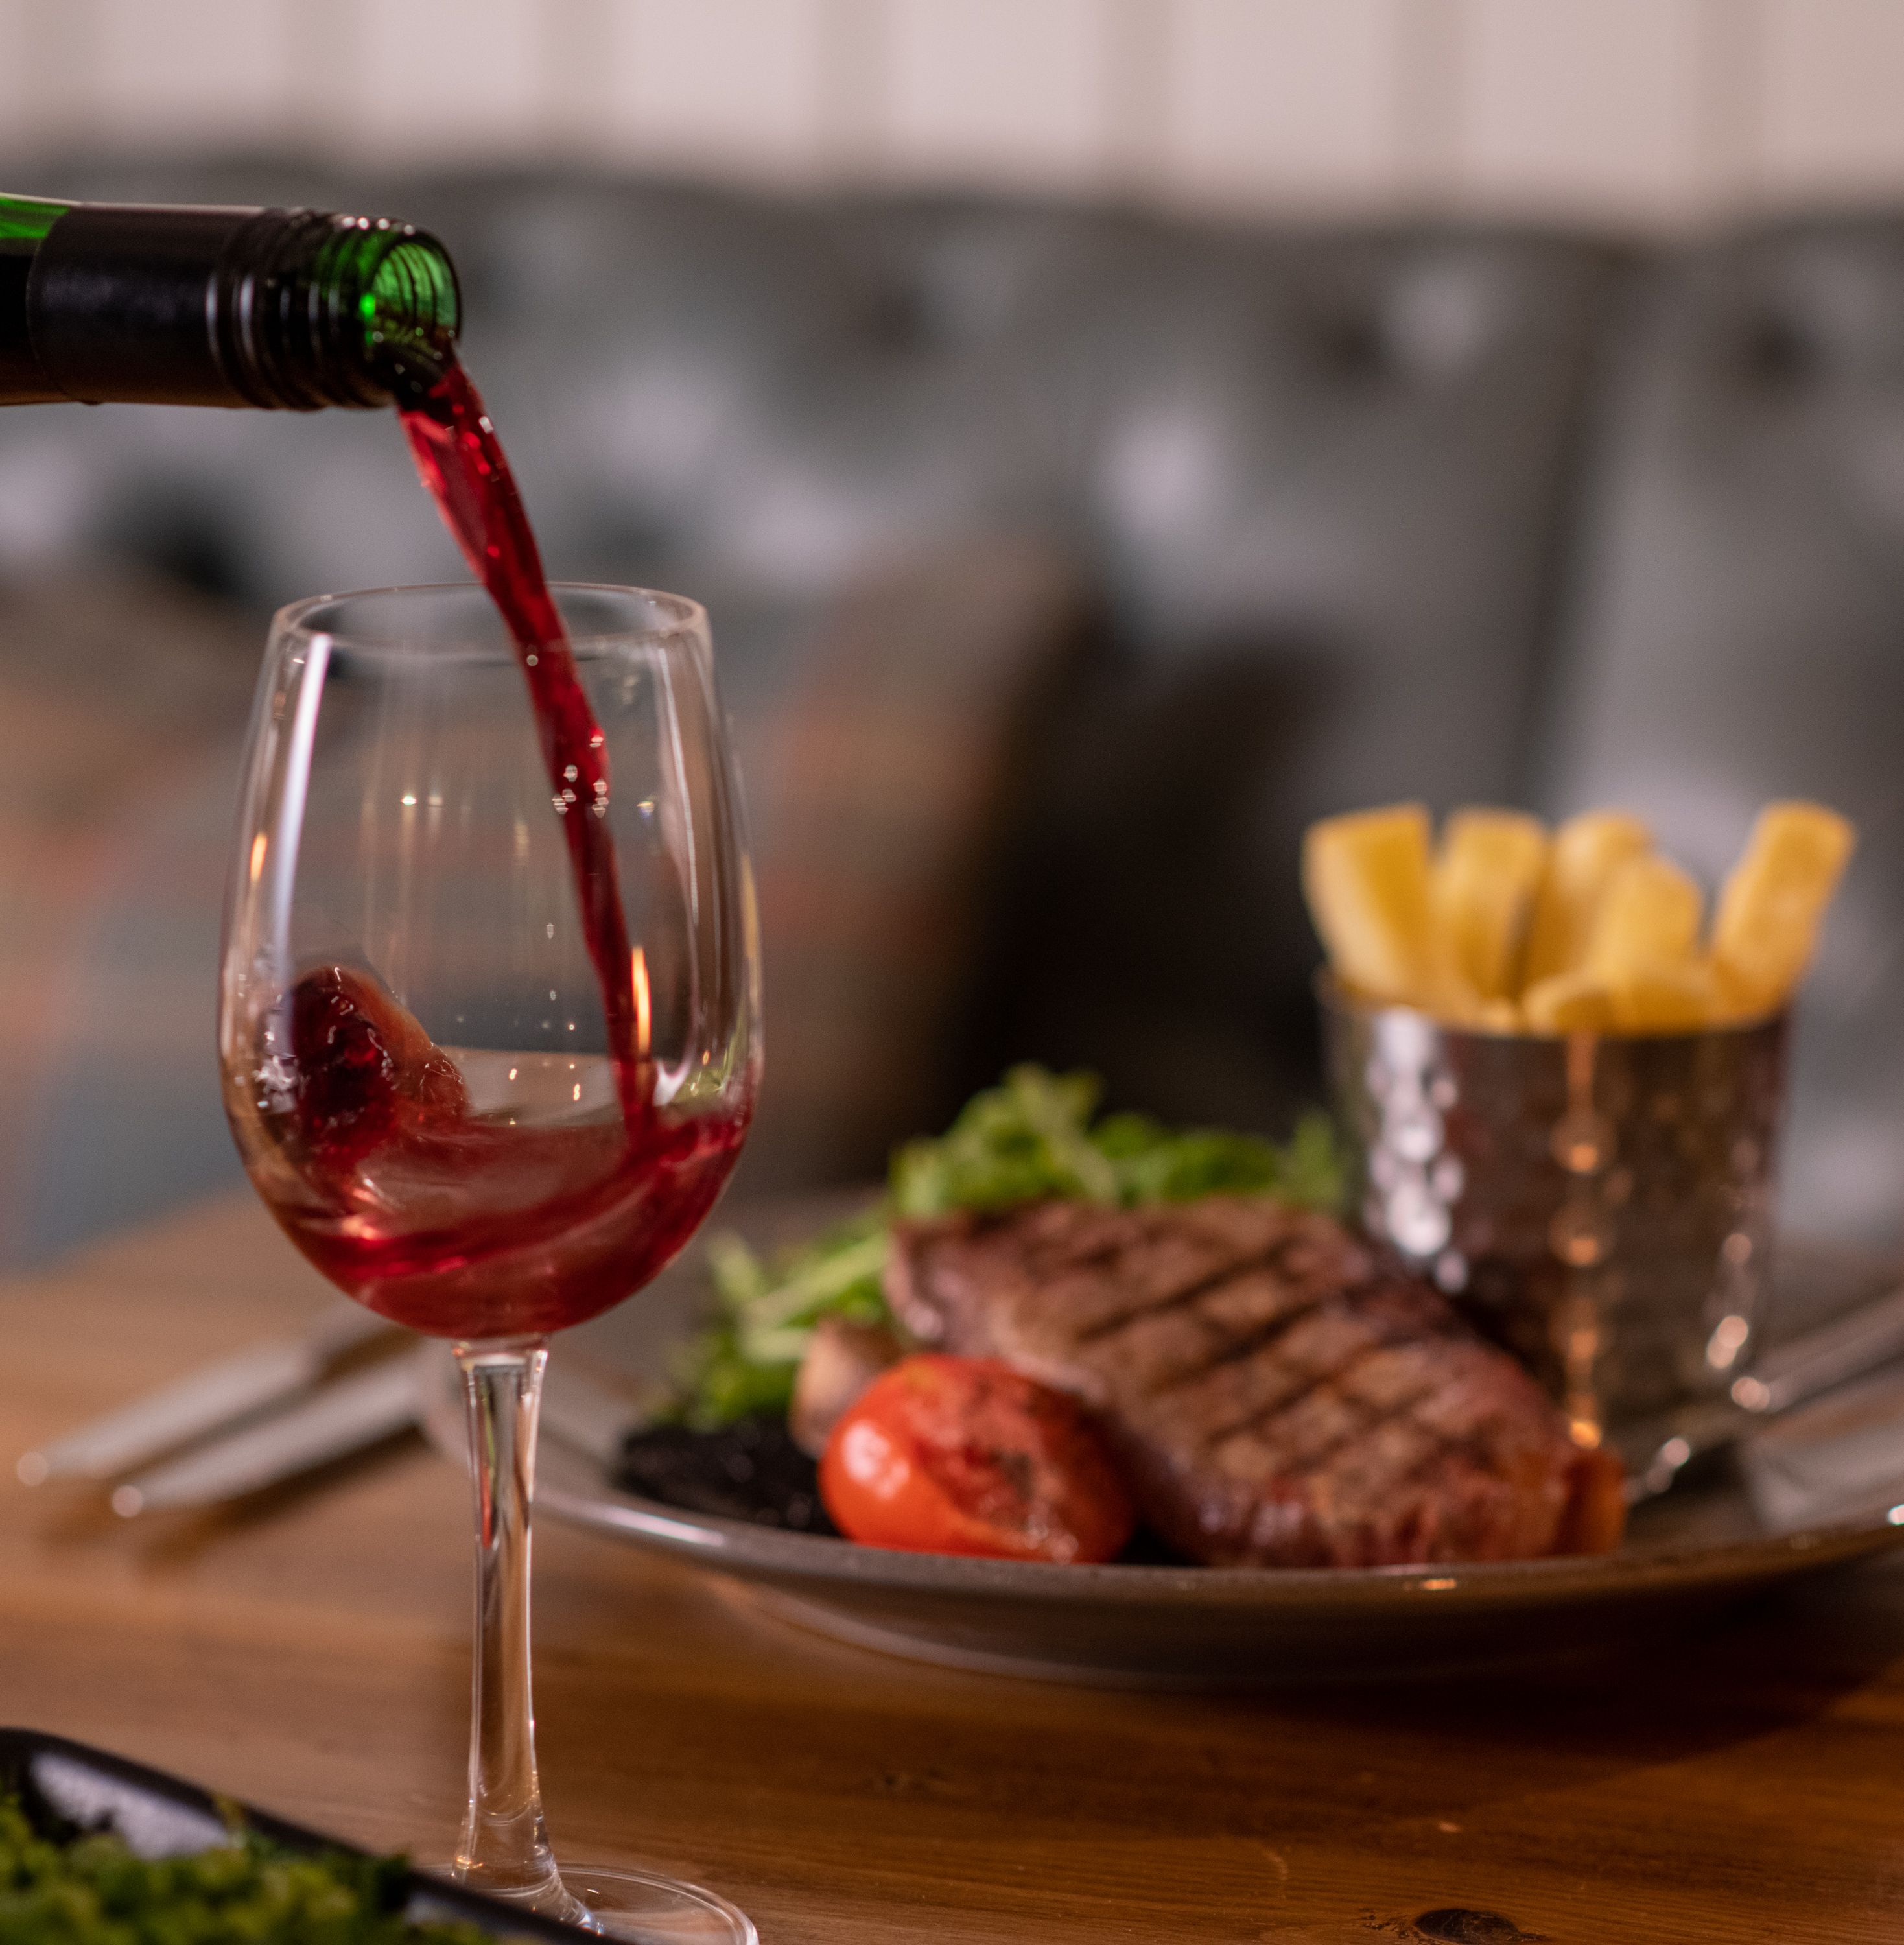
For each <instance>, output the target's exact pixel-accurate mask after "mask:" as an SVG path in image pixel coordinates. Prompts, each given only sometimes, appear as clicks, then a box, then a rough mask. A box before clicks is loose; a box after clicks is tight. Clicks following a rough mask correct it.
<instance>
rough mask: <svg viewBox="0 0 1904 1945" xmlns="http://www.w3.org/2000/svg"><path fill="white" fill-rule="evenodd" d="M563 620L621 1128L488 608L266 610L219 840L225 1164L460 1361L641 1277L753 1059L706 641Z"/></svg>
mask: <svg viewBox="0 0 1904 1945" xmlns="http://www.w3.org/2000/svg"><path fill="white" fill-rule="evenodd" d="M562 602H563V606H564V608H565V619H566V620H567V621H568V624H569V627H570V630H571V641H572V649H573V652H574V654H575V661H576V666H577V670H578V674H579V675H580V677H581V681H582V683H583V686H584V690H585V691H586V692H587V695H588V698H589V700H590V703H591V704H592V705H593V709H594V711H595V714H596V720H597V722H598V723H599V726H600V729H601V733H602V736H603V738H604V739H605V754H606V756H607V757H608V763H609V766H610V769H611V771H612V775H613V779H614V785H613V790H612V794H610V796H609V797H608V809H607V815H606V818H605V820H602V821H605V824H606V826H607V828H608V833H609V834H610V835H611V837H612V840H613V847H614V859H615V876H616V884H617V889H618V891H619V893H620V898H621V905H622V908H623V909H624V912H625V914H626V917H627V928H628V936H629V939H630V942H631V952H630V960H631V963H630V966H629V968H628V969H627V979H628V981H629V983H630V991H631V995H632V998H633V1006H634V1011H635V1016H636V1035H637V1053H638V1055H639V1059H640V1061H641V1062H642V1064H643V1065H645V1070H646V1071H645V1072H644V1073H642V1074H640V1075H639V1076H638V1077H636V1080H637V1087H638V1090H639V1091H638V1094H637V1097H636V1110H637V1111H636V1113H635V1114H634V1115H633V1117H630V1114H628V1113H627V1112H626V1111H625V1109H626V1107H627V1103H626V1102H625V1101H624V1098H623V1096H622V1093H621V1089H620V1087H619V1086H618V1074H617V1072H616V1061H615V1057H614V1054H613V1053H612V1050H611V1048H610V1045H609V1040H608V1026H607V1022H606V1020H605V1009H604V1003H603V1000H602V992H601V988H600V985H599V980H598V977H597V974H596V968H595V966H594V965H593V963H592V960H591V956H590V941H589V939H588V937H587V929H586V928H585V926H584V924H583V923H582V919H581V914H580V912H579V911H578V903H577V898H576V893H575V885H574V881H573V874H572V871H571V870H570V866H569V859H568V855H567V847H566V845H565V836H564V832H563V829H562V820H563V818H564V817H571V816H578V815H587V816H593V815H596V812H595V810H594V808H593V806H579V805H574V804H569V805H565V806H563V810H562V815H556V812H555V809H554V806H553V804H552V802H551V791H550V785H549V781H548V778H547V772H546V770H545V767H544V752H543V751H542V749H541V746H540V744H539V743H538V738H537V735H536V731H535V725H534V723H533V722H532V720H531V717H530V714H529V712H528V708H527V707H526V704H525V699H524V694H523V687H522V676H521V674H520V673H519V670H518V669H517V667H516V661H515V655H514V651H513V649H512V647H511V646H510V643H509V641H508V639H507V636H506V635H505V634H504V633H503V630H502V629H501V627H500V625H499V624H498V623H497V622H496V621H494V618H493V614H492V612H491V609H490V606H489V603H488V601H487V600H486V599H485V596H483V595H482V593H481V591H480V590H475V589H434V590H431V589H426V590H393V591H392V592H390V593H384V594H376V595H363V596H345V597H343V598H341V599H340V600H324V601H320V602H315V603H303V604H302V605H301V606H299V607H297V608H295V609H288V610H287V611H286V612H285V615H283V616H282V618H280V621H279V626H278V628H277V630H276V633H275V635H274V639H273V649H272V652H271V657H270V662H269V663H268V664H267V667H266V675H265V680H264V683H263V686H262V688H261V690H260V698H259V704H258V708H257V716H256V720H255V721H254V726H253V736H252V762H251V772H250V775H249V776H248V779H247V784H246V789H245V800H244V803H243V806H242V811H241V816H240V824H241V829H240V832H239V844H238V846H237V865H238V869H237V872H236V877H235V880H234V883H233V891H232V897H231V903H230V917H229V922H228V925H227V929H226V942H225V949H224V955H223V977H222V979H221V982H220V1064H221V1067H222V1069H223V1077H224V1085H225V1096H226V1109H227V1112H228V1114H229V1116H230V1120H231V1124H232V1127H233V1131H234V1133H235V1134H236V1138H237V1141H238V1145H239V1150H240V1152H241V1153H242V1155H243V1157H244V1159H245V1166H246V1168H247V1170H248V1172H249V1173H250V1174H251V1179H252V1180H253V1182H254V1184H255V1185H256V1186H257V1189H258V1191H259V1193H260V1195H261V1196H262V1197H263V1199H264V1201H265V1202H266V1204H267V1205H268V1206H269V1207H270V1209H271V1210H272V1212H273V1214H274V1215H275V1216H276V1217H277V1219H278V1220H279V1222H280V1223H282V1225H283V1226H284V1227H285V1229H286V1231H288V1233H289V1234H290V1235H291V1238H292V1239H293V1240H294V1241H295V1242H296V1243H297V1245H298V1247H300V1249H301V1250H303V1252H304V1253H305V1254H306V1255H307V1256H309V1257H310V1259H311V1260H312V1261H313V1262H314V1263H316V1265H317V1266H318V1268H319V1269H321V1270H322V1271H323V1272H324V1273H325V1275H327V1276H328V1277H329V1278H331V1280H332V1281H334V1282H335V1283H337V1284H339V1285H340V1287H343V1288H344V1289H345V1290H347V1291H348V1292H349V1293H350V1294H351V1295H352V1296H355V1297H356V1298H357V1299H359V1301H361V1302H364V1303H366V1304H368V1305H370V1307H371V1308H373V1309H375V1310H377V1311H380V1312H383V1313H384V1315H387V1316H390V1317H391V1318H394V1319H395V1320H396V1321H399V1322H400V1323H403V1324H409V1325H411V1326H412V1327H414V1328H417V1329H419V1330H427V1331H431V1332H433V1333H437V1334H439V1335H442V1336H451V1337H454V1338H458V1339H480V1338H488V1337H494V1336H504V1335H510V1334H518V1333H538V1332H542V1331H547V1330H556V1329H559V1328H561V1327H562V1326H564V1325H565V1324H574V1323H578V1322H581V1321H583V1320H584V1318H587V1317H590V1316H593V1315H595V1314H596V1313H597V1312H599V1311H601V1310H603V1309H605V1308H608V1306H609V1305H611V1304H613V1303H615V1302H619V1301H620V1300H621V1299H622V1298H623V1297H624V1296H627V1294H628V1293H630V1291H631V1290H635V1289H637V1288H639V1287H641V1286H642V1284H645V1283H646V1282H647V1281H649V1279H650V1278H652V1276H653V1275H655V1272H656V1271H658V1269H660V1268H661V1267H662V1265H664V1263H665V1262H667V1260H668V1259H670V1257H671V1256H673V1254H674V1253H676V1250H678V1249H679V1247H680V1246H681V1244H682V1243H683V1242H684V1241H686V1239H687V1238H688V1237H689V1236H690V1235H692V1233H693V1231H694V1230H695V1228H696V1227H697V1226H698V1224H699V1222H700V1221H701V1219H702V1217H703V1216H704V1215H705V1214H706V1213H707V1208H708V1207H709V1206H710V1204H711V1203H712V1201H713V1198H714V1196H715V1195H716V1194H717V1193H718V1192H719V1188H720V1187H721V1185H722V1183H723V1182H725V1180H726V1176H727V1174H728V1173H729V1170H730V1169H731V1167H732V1164H733V1161H734V1160H735V1157H736V1155H737V1154H738V1150H739V1146H740V1142H741V1138H742V1136H743V1135H744V1131H745V1127H746V1124H747V1114H748V1111H749V1110H750V1107H751V1103H752V1099H753V1086H754V1080H755V1076H756V1070H757V1065H758V1059H759V1032H758V1027H757V1022H756V1003H755V996H754V992H753V984H754V980H755V977H756V976H755V973H754V970H753V961H754V956H755V955H754V948H753V920H752V915H751V911H750V900H749V893H748V884H747V871H746V865H745V861H744V853H743V851H742V848H741V839H740V834H739V829H738V816H737V814H736V806H735V791H734V786H733V783H732V775H731V772H730V770H729V765H728V762H727V759H726V751H725V742H724V736H723V732H722V724H721V719H720V717H719V710H718V708H717V706H716V701H715V698H714V694H713V685H712V678H711V665H710V659H709V651H708V649H707V633H706V628H705V623H704V619H703V618H702V617H701V612H700V611H699V610H698V609H697V608H695V606H693V604H692V603H686V602H677V601H675V600H673V599H672V598H671V597H667V596H657V595H649V594H642V595H638V596H637V595H634V594H632V593H624V592H621V591H620V590H605V589H572V590H565V593H564V594H563V596H562ZM616 621H619V623H620V624H621V625H620V627H619V629H618V631H615V632H611V631H610V629H611V624H613V623H615V622H616ZM353 1039H354V1040H359V1041H361V1042H362V1045H361V1046H353Z"/></svg>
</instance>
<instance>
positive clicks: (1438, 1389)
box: [886, 1197, 1619, 1567]
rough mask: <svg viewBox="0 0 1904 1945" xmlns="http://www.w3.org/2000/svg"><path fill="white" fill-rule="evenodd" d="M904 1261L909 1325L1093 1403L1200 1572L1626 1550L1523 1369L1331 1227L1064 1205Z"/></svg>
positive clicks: (911, 1238)
mask: <svg viewBox="0 0 1904 1945" xmlns="http://www.w3.org/2000/svg"><path fill="white" fill-rule="evenodd" d="M893 1241H894V1248H893V1250H892V1257H891V1260H890V1265H889V1268H888V1271H887V1276H886V1288H887V1295H888V1296H889V1299H890V1300H891V1302H892V1306H893V1308H894V1311H895V1313H896V1314H897V1315H898V1318H900V1321H901V1322H902V1323H903V1324H904V1325H905V1326H906V1327H907V1329H908V1330H910V1331H911V1332H912V1333H913V1334H914V1335H915V1336H917V1337H919V1338H920V1339H923V1340H924V1341H925V1342H927V1343H929V1344H931V1345H935V1346H936V1347H938V1348H940V1349H945V1350H948V1351H952V1352H962V1353H967V1354H971V1355H987V1356H995V1357H1002V1358H1007V1359H1009V1361H1010V1362H1011V1363H1012V1364H1015V1366H1017V1367H1018V1369H1019V1370H1022V1371H1024V1372H1025V1373H1027V1375H1028V1376H1033V1377H1035V1378H1038V1379H1041V1380H1043V1382H1046V1383H1047V1384H1051V1385H1054V1386H1058V1388H1059V1389H1062V1390H1065V1391H1068V1392H1072V1393H1074V1395H1077V1397H1079V1398H1082V1399H1083V1401H1085V1402H1086V1404H1089V1405H1090V1406H1091V1407H1092V1408H1093V1409H1094V1410H1096V1412H1097V1413H1098V1414H1099V1416H1100V1417H1101V1420H1102V1422H1103V1424H1104V1426H1105V1429H1106V1430H1107V1431H1108V1432H1109V1434H1110V1435H1111V1438H1112V1439H1113V1440H1114V1442H1115V1443H1116V1444H1117V1447H1118V1448H1119V1450H1120V1453H1121V1454H1122V1456H1123V1460H1124V1462H1125V1465H1126V1469H1127V1471H1128V1472H1129V1477H1130V1481H1131V1484H1132V1487H1134V1489H1135V1491H1136V1493H1137V1496H1138V1500H1139V1503H1141V1506H1142V1507H1143V1509H1144V1512H1145V1516H1146V1518H1148V1521H1149V1522H1150V1524H1151V1526H1152V1527H1154V1528H1155V1530H1157V1533H1160V1535H1161V1536H1162V1537H1163V1538H1164V1539H1165V1540H1167V1541H1168V1542H1169V1543H1170V1544H1171V1545H1172V1546H1174V1547H1175V1548H1177V1549H1178V1550H1179V1551H1180V1552H1183V1553H1185V1554H1186V1555H1189V1556H1190V1557H1191V1558H1194V1559H1197V1560H1201V1561H1208V1562H1209V1563H1210V1564H1215V1565H1225V1566H1283V1567H1373V1566H1383V1565H1391V1564H1403V1563H1409V1562H1423V1561H1457V1560H1511V1559H1522V1558H1530V1557H1532V1556H1534V1555H1541V1554H1547V1553H1553V1552H1570V1551H1576V1550H1583V1549H1585V1548H1587V1547H1590V1546H1594V1545H1610V1544H1612V1543H1613V1540H1616V1538H1617V1537H1618V1530H1619V1497H1618V1478H1617V1473H1616V1472H1613V1473H1610V1472H1609V1471H1608V1469H1607V1465H1606V1463H1605V1462H1604V1461H1596V1460H1593V1459H1591V1458H1589V1457H1588V1456H1585V1455H1583V1454H1582V1453H1581V1452H1580V1451H1579V1449H1578V1448H1577V1447H1576V1446H1575V1445H1574V1444H1573V1441H1571V1440H1570V1438H1569V1437H1568V1435H1567V1426H1566V1425H1565V1423H1564V1421H1563V1420H1562V1419H1560V1416H1559V1414H1558V1413H1557V1412H1556V1411H1555V1410H1554V1407H1553V1406H1552V1405H1551V1404H1549V1403H1548V1400H1547V1398H1546V1397H1545V1395H1544V1394H1543V1393H1542V1392H1541V1391H1540V1389H1539V1387H1538V1386H1536V1384H1535V1383H1534V1382H1533V1379H1531V1378H1530V1376H1528V1375H1527V1373H1526V1372H1525V1371H1524V1370H1522V1369H1521V1368H1520V1366H1519V1365H1518V1364H1515V1363H1514V1361H1513V1360H1512V1359H1511V1358H1508V1356H1506V1355H1505V1354H1504V1353H1503V1352H1500V1351H1498V1350H1496V1349H1494V1348H1493V1346H1491V1345H1488V1344H1487V1343H1484V1342H1482V1340H1481V1339H1479V1338H1477V1336H1474V1333H1472V1332H1471V1330H1468V1328H1467V1327H1466V1326H1465V1324H1462V1322H1461V1321H1459V1319H1458V1318H1456V1316H1455V1315H1454V1313H1453V1312H1452V1311H1451V1310H1450V1308H1449V1307H1448V1305H1446V1303H1445V1302H1443V1300H1442V1299H1441V1298H1440V1296H1439V1295H1438V1294H1437V1293H1436V1292H1435V1291H1434V1290H1433V1289H1432V1288H1431V1287H1430V1286H1429V1285H1428V1284H1425V1283H1423V1282H1422V1281H1419V1280H1418V1279H1416V1278H1410V1277H1407V1276H1404V1275H1400V1274H1399V1273H1397V1272H1396V1271H1393V1270H1391V1269H1390V1268H1387V1267H1386V1266H1385V1265H1382V1264H1380V1263H1379V1262H1377V1261H1376V1259H1374V1258H1373V1256H1371V1254H1370V1253H1369V1251H1368V1250H1366V1249H1365V1248H1364V1247H1363V1246H1362V1245H1361V1244H1360V1243H1358V1242H1357V1241H1355V1240H1354V1238H1352V1237H1351V1235H1349V1233H1348V1231H1346V1230H1345V1229H1344V1228H1342V1225H1341V1224H1339V1222H1335V1221H1333V1220H1332V1219H1330V1218H1329V1217H1328V1216H1320V1215H1317V1214H1314V1213H1311V1212H1308V1211H1305V1210H1296V1209H1291V1208H1288V1207H1284V1206H1283V1204H1280V1203H1277V1202H1274V1201H1267V1200H1262V1199H1257V1198H1249V1199H1242V1198H1225V1197H1215V1198H1210V1199H1209V1200H1207V1201H1200V1202H1194V1203H1186V1204H1179V1205H1176V1206H1174V1207H1154V1208H1146V1209H1136V1210H1115V1209H1104V1208H1101V1207H1096V1206H1095V1205H1093V1204H1089V1203H1079V1202H1047V1203H1038V1204H1031V1205H1028V1206H1027V1207H1022V1208H1019V1209H1017V1210H1012V1211H1010V1212H1009V1213H1004V1214H1001V1215H995V1216H973V1215H962V1216H948V1217H945V1218H943V1219H939V1220H936V1221H932V1222H910V1223H907V1222H902V1223H900V1224H898V1225H895V1229H894V1232H893Z"/></svg>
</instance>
